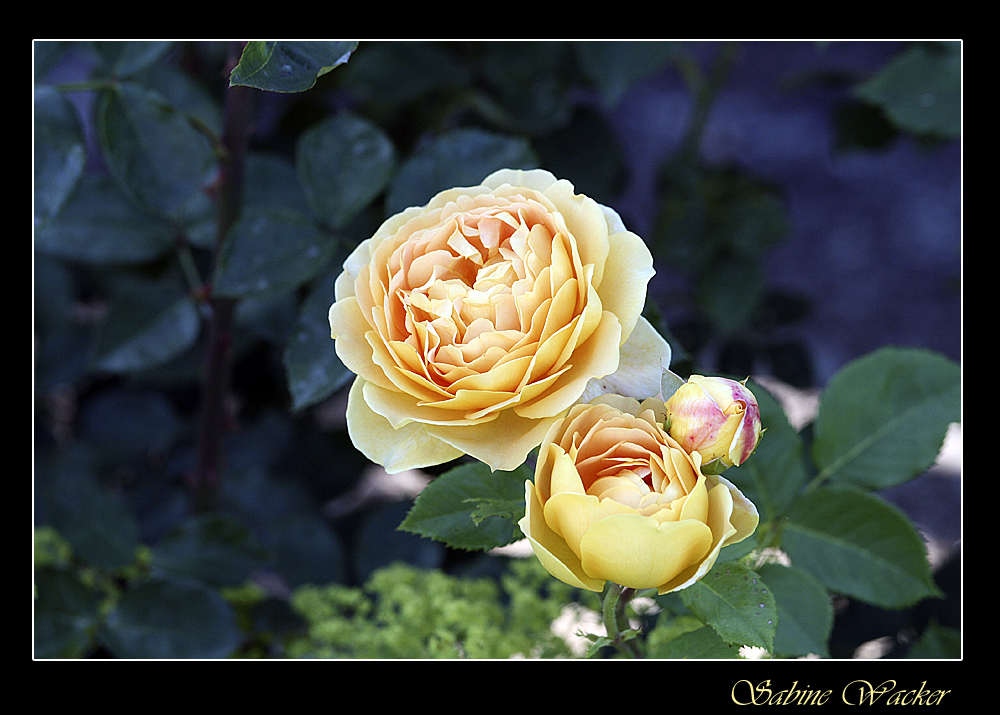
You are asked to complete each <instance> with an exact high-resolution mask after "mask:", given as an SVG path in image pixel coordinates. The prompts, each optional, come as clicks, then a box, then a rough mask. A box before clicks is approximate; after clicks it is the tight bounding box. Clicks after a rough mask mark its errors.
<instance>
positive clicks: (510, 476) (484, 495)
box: [399, 462, 530, 551]
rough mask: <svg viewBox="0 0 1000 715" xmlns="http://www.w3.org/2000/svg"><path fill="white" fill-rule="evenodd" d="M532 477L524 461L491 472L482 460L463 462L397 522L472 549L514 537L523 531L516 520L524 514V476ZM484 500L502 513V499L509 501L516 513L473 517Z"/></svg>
mask: <svg viewBox="0 0 1000 715" xmlns="http://www.w3.org/2000/svg"><path fill="white" fill-rule="evenodd" d="M529 477H530V472H529V470H528V469H527V467H524V466H523V465H522V466H521V467H518V468H517V469H516V470H514V471H513V472H491V471H490V468H489V467H488V466H486V465H485V464H482V463H481V462H471V463H468V464H462V465H460V466H458V467H455V468H454V469H451V470H449V471H448V472H445V473H444V474H442V475H441V476H439V477H437V478H436V479H434V481H432V482H431V483H430V484H428V485H427V486H426V487H424V489H423V490H422V491H421V492H420V494H419V496H418V497H417V500H416V503H415V504H414V505H413V508H412V509H411V510H410V512H409V514H407V516H406V519H405V520H404V521H403V522H402V524H401V525H400V527H399V528H400V529H402V530H404V531H409V532H412V533H414V534H419V535H421V536H425V537H428V538H430V539H436V540H437V541H443V542H444V543H446V544H448V546H451V547H452V548H455V549H466V550H469V551H483V550H487V549H492V548H495V547H497V546H505V545H507V544H510V543H513V542H514V541H516V540H517V539H520V538H521V537H522V536H523V534H522V533H521V530H520V528H519V527H518V525H517V521H518V519H520V518H521V516H523V515H524V482H525V480H526V479H528V478H529ZM483 502H486V504H485V508H487V509H489V510H490V511H492V512H493V513H498V512H497V509H496V507H497V505H498V504H506V505H508V507H507V509H505V511H506V510H509V511H510V512H511V513H512V514H513V516H512V517H511V518H505V517H502V516H486V517H485V518H482V519H480V518H477V519H473V513H474V512H476V511H477V510H478V511H479V515H478V516H479V517H482V516H483V513H484V512H483V508H484V505H483ZM477 521H478V523H477Z"/></svg>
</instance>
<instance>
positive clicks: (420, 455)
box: [347, 377, 462, 474]
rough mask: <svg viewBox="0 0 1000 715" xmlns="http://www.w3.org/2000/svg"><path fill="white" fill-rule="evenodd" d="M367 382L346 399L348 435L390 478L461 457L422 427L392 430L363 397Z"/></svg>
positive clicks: (361, 381)
mask: <svg viewBox="0 0 1000 715" xmlns="http://www.w3.org/2000/svg"><path fill="white" fill-rule="evenodd" d="M364 387H365V381H364V379H362V378H360V377H359V378H356V379H355V380H354V384H353V385H352V386H351V391H350V393H349V394H348V398H347V431H348V434H349V435H350V437H351V441H352V442H353V443H354V446H355V447H357V448H358V450H359V451H360V452H361V453H362V454H364V455H365V456H366V457H368V459H370V460H372V461H373V462H375V463H376V464H381V465H382V466H383V467H384V468H385V471H386V472H388V473H389V474H396V473H398V472H403V471H406V470H408V469H418V468H420V467H427V466H430V465H433V464H442V463H444V462H449V461H451V460H452V459H456V458H457V457H460V456H461V455H462V452H461V451H460V450H457V449H455V448H454V447H452V446H451V445H448V444H446V443H444V442H441V441H440V440H437V439H434V438H433V437H429V436H428V435H427V434H426V432H425V430H424V429H423V425H420V424H418V423H409V424H406V425H402V426H400V427H398V428H395V429H394V428H393V426H392V425H391V424H389V422H388V420H386V419H385V418H384V417H382V416H381V415H378V414H376V413H375V412H373V411H372V410H371V408H370V407H368V403H367V402H366V401H365V398H364V397H363V395H362V391H363V390H364Z"/></svg>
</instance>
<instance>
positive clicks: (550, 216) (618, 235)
mask: <svg viewBox="0 0 1000 715" xmlns="http://www.w3.org/2000/svg"><path fill="white" fill-rule="evenodd" d="M652 275H653V261H652V256H651V255H650V252H649V250H648V249H647V248H646V245H645V243H644V242H643V241H642V239H641V238H639V237H638V236H636V235H635V234H633V233H630V232H629V231H627V230H626V229H625V227H624V225H623V224H622V222H621V219H620V218H619V217H618V215H617V214H616V213H615V212H614V211H612V210H611V209H609V208H607V207H604V206H601V205H600V204H598V203H597V202H595V201H593V200H592V199H590V198H587V197H586V196H582V195H580V194H576V193H574V189H573V185H572V184H571V183H569V182H568V181H565V180H558V179H556V177H554V176H553V175H552V174H550V173H549V172H546V171H542V170H534V171H513V170H503V171H498V172H496V173H494V174H491V175H490V176H488V177H487V178H486V179H485V180H484V181H483V182H482V184H481V185H479V186H474V187H466V188H456V189H451V190H448V191H443V192H441V193H439V194H438V195H437V196H435V197H434V198H433V199H431V201H430V203H428V204H427V205H426V206H422V207H411V208H409V209H406V210H405V211H403V212H401V213H399V214H397V215H395V216H393V217H391V218H389V219H388V220H386V221H385V222H384V223H383V224H382V226H381V227H380V228H379V229H378V231H376V233H375V235H373V236H372V237H371V238H369V239H367V240H365V241H364V242H362V243H361V244H360V245H359V246H358V247H357V249H355V250H354V251H353V252H352V253H351V255H350V256H349V257H348V258H347V260H346V261H345V262H344V270H343V273H342V274H341V275H340V276H339V277H338V279H337V282H336V288H335V298H336V301H335V302H334V304H333V305H332V306H331V308H330V327H331V334H332V336H333V337H334V338H335V339H336V350H337V355H338V356H339V357H340V359H341V360H342V361H343V363H344V364H345V365H346V366H347V367H348V368H349V369H350V370H351V371H352V372H354V373H355V374H356V375H357V378H356V379H355V381H354V384H353V386H352V388H351V391H350V395H349V398H348V407H347V423H348V432H349V434H350V436H351V439H352V441H353V443H354V444H355V445H356V446H357V447H358V449H360V450H361V452H363V453H364V454H365V455H366V456H367V457H368V458H369V459H371V460H373V461H375V462H377V463H378V464H381V465H382V466H384V467H385V469H386V470H387V471H389V472H390V473H393V472H398V471H402V470H405V469H412V468H416V467H422V466H429V465H433V464H440V463H443V462H446V461H449V460H451V459H454V458H456V457H458V456H461V455H463V454H468V455H471V456H473V457H475V458H476V459H479V460H480V461H482V462H485V463H486V464H488V465H490V467H491V468H493V469H502V470H511V469H515V468H516V467H518V466H519V465H520V464H522V463H523V462H524V460H525V458H526V456H527V454H528V452H529V451H530V450H531V449H532V448H534V447H535V446H537V445H538V444H539V442H541V439H542V437H543V436H544V434H545V432H546V430H547V429H548V428H549V426H550V425H551V424H552V422H553V421H554V420H555V419H556V418H557V417H559V416H560V415H561V414H562V413H564V412H565V411H566V410H567V409H568V408H569V407H570V406H571V405H573V404H574V403H575V402H577V401H578V400H579V399H580V398H581V397H582V396H584V395H585V393H586V397H587V399H589V398H590V397H593V396H594V395H595V394H601V393H603V392H605V391H608V390H611V389H615V390H617V391H620V392H623V393H624V394H634V395H636V396H643V397H644V396H648V395H652V394H655V393H656V392H657V391H658V390H659V376H660V370H661V368H662V367H665V366H666V364H668V363H669V360H670V350H669V347H668V346H667V344H666V342H665V341H664V340H663V338H662V337H660V336H659V335H658V334H657V333H656V331H655V330H653V328H652V327H651V326H650V325H649V323H647V322H646V321H645V319H643V318H642V317H641V315H640V313H641V311H642V308H643V305H644V302H645V297H646V285H647V283H648V282H649V279H650V278H651V277H652ZM599 378H603V380H601V381H600V382H599V381H598V379H599Z"/></svg>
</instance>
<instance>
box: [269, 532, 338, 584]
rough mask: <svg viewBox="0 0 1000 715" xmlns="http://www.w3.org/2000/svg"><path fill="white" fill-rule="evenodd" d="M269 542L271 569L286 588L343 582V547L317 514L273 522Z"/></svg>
mask: <svg viewBox="0 0 1000 715" xmlns="http://www.w3.org/2000/svg"><path fill="white" fill-rule="evenodd" d="M268 545H269V548H270V550H271V552H272V554H273V559H274V560H273V564H274V570H275V571H276V572H277V573H278V575H279V576H281V578H282V580H283V581H284V582H285V584H286V585H287V586H288V587H289V588H296V587H298V586H302V585H304V584H307V583H311V584H316V585H324V584H328V583H344V582H345V581H346V576H347V569H346V558H347V557H346V554H345V552H344V547H343V545H342V544H341V542H340V539H339V538H338V537H337V535H336V534H335V533H334V531H333V530H332V529H331V528H330V526H329V525H328V524H327V523H326V522H325V521H324V520H323V519H322V518H321V517H320V516H319V515H318V514H301V515H297V516H293V517H291V518H289V519H285V520H284V521H282V522H280V523H278V524H275V525H274V526H273V528H272V529H271V539H270V542H269V544H268Z"/></svg>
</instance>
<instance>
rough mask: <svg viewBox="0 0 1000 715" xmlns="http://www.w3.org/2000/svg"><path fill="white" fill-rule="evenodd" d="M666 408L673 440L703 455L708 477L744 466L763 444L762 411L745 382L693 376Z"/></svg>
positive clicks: (673, 396) (671, 398) (668, 402)
mask: <svg viewBox="0 0 1000 715" xmlns="http://www.w3.org/2000/svg"><path fill="white" fill-rule="evenodd" d="M666 404H667V414H668V419H669V421H668V425H669V434H670V436H671V437H673V438H674V439H675V440H677V442H678V443H680V445H681V446H682V447H684V449H686V450H688V451H689V452H690V451H695V452H698V453H699V454H701V459H702V463H703V465H704V467H705V471H706V473H707V472H710V471H715V473H716V474H717V473H719V472H721V471H723V470H725V469H726V468H727V467H732V466H733V465H736V466H739V465H740V464H743V462H745V461H746V460H747V458H748V457H749V456H750V455H751V454H752V453H753V451H754V449H755V448H756V447H757V442H758V441H759V440H760V434H761V426H760V409H759V408H758V406H757V398H755V397H754V396H753V393H752V392H750V390H748V389H747V387H746V380H744V381H743V382H736V381H735V380H729V379H726V378H723V377H703V376H701V375H692V376H691V377H690V378H688V381H687V382H686V383H684V384H683V385H681V386H680V387H679V388H678V390H677V392H675V393H674V394H673V395H672V396H671V397H670V399H669V400H667V403H666Z"/></svg>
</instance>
